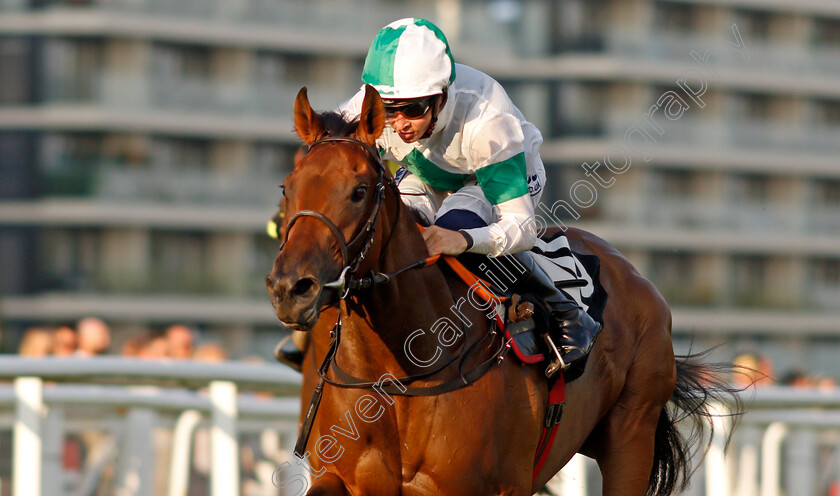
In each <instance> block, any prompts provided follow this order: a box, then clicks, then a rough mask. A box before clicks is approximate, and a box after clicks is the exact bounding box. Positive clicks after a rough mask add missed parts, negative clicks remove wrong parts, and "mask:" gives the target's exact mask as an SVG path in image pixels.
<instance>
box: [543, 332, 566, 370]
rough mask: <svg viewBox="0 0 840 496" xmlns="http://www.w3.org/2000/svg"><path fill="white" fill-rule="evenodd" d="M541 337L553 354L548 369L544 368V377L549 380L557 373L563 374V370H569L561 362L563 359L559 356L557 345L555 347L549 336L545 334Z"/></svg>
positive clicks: (563, 362)
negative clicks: (561, 372)
mask: <svg viewBox="0 0 840 496" xmlns="http://www.w3.org/2000/svg"><path fill="white" fill-rule="evenodd" d="M542 337H543V339H544V340H545V344H547V345H548V349H549V350H551V352H552V353H554V356H553V357H552V359H551V361H550V362H549V364H548V367H546V368H545V376H546V377H548V378H549V379H551V378H552V377H554V374H556V373H557V372H559V371H564V372H565V370H566V369H567V368H569V365H568V364H567V363H566V362H565V361H564V360H563V357H562V356H560V350H558V349H557V345H555V344H554V341H552V340H551V336H549V335H548V333H547V332H546V333H543V335H542Z"/></svg>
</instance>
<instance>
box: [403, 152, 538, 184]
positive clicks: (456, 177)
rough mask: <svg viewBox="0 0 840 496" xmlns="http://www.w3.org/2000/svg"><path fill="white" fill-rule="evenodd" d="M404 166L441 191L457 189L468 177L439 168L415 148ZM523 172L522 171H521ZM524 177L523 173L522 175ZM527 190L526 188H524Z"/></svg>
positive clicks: (404, 162) (405, 159) (406, 158)
mask: <svg viewBox="0 0 840 496" xmlns="http://www.w3.org/2000/svg"><path fill="white" fill-rule="evenodd" d="M402 162H403V165H405V168H406V169H408V170H410V171H411V173H412V174H414V175H415V176H417V177H419V178H420V179H421V180H422V181H423V182H424V183H426V184H428V185H429V186H431V187H433V188H436V189H439V190H443V191H457V190H459V189H461V188H462V187H464V180H465V179H466V178H468V177H469V175H467V174H453V173H451V172H446V171H445V170H443V169H441V168H440V167H438V166H437V165H435V163H434V162H432V161H431V160H429V159H427V158H426V157H424V156H423V154H422V153H420V151H419V150H417V149H416V148H415V149H414V150H411V153H409V154H408V155H406V156H405V158H404V159H403V160H402ZM523 174H524V173H523ZM522 177H523V178H524V177H525V176H524V175H523V176H522ZM525 192H526V193H527V192H528V188H527V187H526V188H525Z"/></svg>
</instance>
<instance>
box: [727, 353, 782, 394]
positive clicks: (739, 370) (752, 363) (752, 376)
mask: <svg viewBox="0 0 840 496" xmlns="http://www.w3.org/2000/svg"><path fill="white" fill-rule="evenodd" d="M734 365H735V370H734V373H733V374H732V384H734V385H735V386H737V387H739V388H746V387H749V386H752V385H755V386H771V385H773V383H774V382H775V379H773V363H772V362H771V361H770V359H769V358H767V357H765V356H759V355H757V354H755V353H743V354H741V355H738V356H737V357H736V358H735V360H734Z"/></svg>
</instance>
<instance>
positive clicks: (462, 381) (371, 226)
mask: <svg viewBox="0 0 840 496" xmlns="http://www.w3.org/2000/svg"><path fill="white" fill-rule="evenodd" d="M323 143H351V144H355V145H357V146H360V147H362V149H363V150H365V152H366V153H367V155H368V156H369V158H370V159H371V161H372V162H373V163H374V164H375V165H376V167H377V174H378V177H377V184H376V187H375V190H374V200H373V201H374V204H373V206H372V207H371V212H370V215H368V218H367V220H366V221H365V223H364V225H363V226H362V227H361V228H360V229H359V231H358V233H356V235H355V236H353V238H352V239H351V240H350V241H349V242H348V241H346V239H345V237H344V234H343V233H342V232H341V230H340V229H339V228H338V226H336V225H335V223H334V222H332V221H331V220H330V219H329V218H328V217H327V216H326V215H324V214H322V213H321V212H318V211H315V210H301V211H299V212H297V213H295V214H294V215H293V216H292V217H291V218H290V219H289V221H288V223H287V224H286V229H285V235H284V239H283V242H282V243H281V245H280V250H281V251H282V250H283V247H284V246H285V245H286V242H287V241H288V239H289V232H290V231H291V229H292V226H294V224H295V223H296V222H297V221H298V220H299V219H301V218H302V217H314V218H316V219H318V220H319V221H321V222H322V223H324V224H325V225H326V226H327V227H328V228H329V230H330V232H331V233H332V235H333V237H334V238H335V240H336V241H337V242H338V246H339V249H340V252H341V258H342V265H343V267H344V268H343V269H342V271H341V274H340V275H339V277H338V279H336V280H335V281H332V282H330V283H327V284H325V285H324V287H325V288H329V289H334V290H336V291H337V292H338V294H339V300H344V299H346V298H347V296H348V295H349V294H350V292H351V291H356V290H360V289H367V288H370V287H372V286H374V285H376V284H380V283H387V282H389V281H390V280H391V279H392V278H393V277H395V276H397V275H399V274H401V273H402V272H405V271H407V270H411V269H421V268H424V267H429V266H431V265H434V264H435V263H436V262H437V261H438V259H439V258H440V255H434V256H431V257H428V258H425V259H422V260H418V261H416V262H413V263H411V264H409V265H407V266H405V267H402V268H400V269H398V270H396V271H394V272H391V273H382V272H378V273H377V272H374V271H370V273H369V274H368V275H366V276H363V277H356V275H355V274H356V271H357V270H358V269H359V267H360V266H361V264H362V262H363V261H364V260H365V257H366V256H367V253H368V251H369V250H370V247H371V245H372V244H373V239H374V235H375V233H376V224H377V221H378V219H379V214H380V212H381V210H382V204H383V203H384V200H385V188H386V187H391V188H392V189H393V190H394V192H395V193H396V198H397V209H398V210H397V215H396V217H395V219H394V225H393V226H391V231H390V233H389V234H388V238H387V240H386V242H385V245H384V246H383V248H382V251H381V253H380V259H379V265H380V266H381V265H382V262H383V259H384V256H385V254H386V252H387V247H388V245H389V244H390V242H391V237H392V236H393V233H394V230H395V228H396V224H397V222H398V220H399V217H400V211H399V209H400V208H401V206H402V200H400V199H399V198H400V196H399V190H398V189H397V185H396V182H395V181H394V180H393V178H391V177H390V176H388V175H386V174H385V164H384V163H383V162H382V159H381V157H380V155H379V153H377V152H376V150H374V149H373V147H371V146H370V145H368V144H366V143H364V142H362V141H359V140H357V139H355V138H351V137H344V136H330V137H327V138H322V139H320V140H317V141H315V142H314V143H312V145H310V147H309V150H308V151H307V153H309V151H311V150H312V148H314V147H316V146H318V145H321V144H323ZM359 242H362V246H361V249H360V250H359V252H358V253H357V254H356V256H355V257H354V258H353V259H352V260H349V258H350V257H349V255H350V250H351V248H352V247H353V246H354V245H356V244H357V243H359ZM348 260H349V261H348ZM450 291H451V289H450ZM453 300H454V297H453ZM341 314H342V311H341V304H340V301H339V306H338V319H337V320H336V323H335V326H334V327H333V329H332V331H331V332H330V336H331V337H332V338H333V339H332V341H331V342H330V347H329V350H328V351H327V354H326V356H325V357H324V361H323V362H322V363H321V366H320V367H319V368H318V376H319V378H318V383H317V384H316V385H315V390H314V391H313V393H312V399H311V400H310V402H309V406H308V408H307V410H306V415H305V417H304V420H303V423H302V424H301V428H300V432H299V434H298V440H297V443H296V444H295V451H294V452H295V454H296V455H297V456H298V457H301V458H302V457H303V456H304V454H305V452H306V445H307V444H308V442H309V436H310V434H311V431H312V424H313V422H314V420H315V415H316V414H317V412H318V406H319V405H320V402H321V396H322V394H323V390H324V384H325V383H329V384H330V385H332V386H335V387H339V388H351V389H372V390H376V391H377V392H379V393H380V394H381V393H388V394H392V395H397V396H435V395H439V394H443V393H447V392H450V391H454V390H456V389H460V388H462V387H465V386H468V385H470V384H472V383H473V382H475V381H477V380H478V379H479V378H481V377H482V376H483V375H484V374H486V373H487V372H488V371H489V370H490V369H491V368H492V367H493V366H494V365H495V364H497V363H499V362H501V361H502V360H503V359H504V355H505V353H506V352H507V350H508V349H509V347H510V344H509V343H506V342H505V339H504V338H502V339H501V344H500V345H499V347H498V348H497V349H496V351H495V352H494V353H493V354H492V355H491V356H490V358H488V359H487V360H485V361H483V362H481V363H480V364H478V365H477V366H476V367H475V368H473V369H471V370H469V371H467V372H464V371H463V366H464V362H465V361H466V359H467V357H468V356H469V355H470V353H471V352H472V351H473V350H474V349H476V348H477V347H478V345H479V344H481V343H483V342H484V341H485V340H486V339H487V338H488V337H490V338H491V341H495V340H496V336H497V335H500V334H499V333H497V332H496V330H495V329H493V330H492V331H491V332H490V333H488V334H487V335H485V336H484V337H482V338H481V339H480V340H478V341H476V342H475V343H473V344H472V345H471V346H470V347H469V348H467V349H466V350H464V347H465V346H466V340H465V341H464V343H463V344H462V345H461V348H460V349H459V351H458V353H456V354H454V355H453V356H452V358H451V359H449V360H448V361H445V363H443V364H442V365H441V366H439V367H436V368H434V369H433V370H430V371H426V372H422V373H419V374H414V375H410V376H406V377H402V378H399V379H394V380H389V382H390V384H381V383H379V382H372V381H367V380H364V379H361V378H358V377H355V376H353V375H351V374H349V373H347V372H345V371H344V370H342V369H341V368H340V367H339V366H338V363H336V361H335V356H336V354H337V351H338V345H339V343H340V340H341ZM493 325H494V324H493ZM464 334H466V333H464ZM490 345H492V343H490ZM488 346H489V345H488ZM465 351H466V353H465ZM313 352H314V351H313ZM458 358H460V359H461V360H460V363H459V375H458V376H457V377H454V378H452V379H449V380H447V381H444V382H442V383H440V384H437V385H434V386H424V387H412V386H406V384H411V383H412V382H414V381H417V380H419V379H423V378H426V377H430V376H432V375H434V374H436V373H438V372H440V371H442V370H444V369H445V368H447V367H448V366H449V365H451V364H452V363H454V362H455V361H456V360H458ZM331 366H332V368H333V373H334V375H335V376H336V378H337V379H338V380H334V379H330V378H328V377H327V373H328V371H329V369H330V367H331ZM387 375H388V374H386V376H387ZM383 377H385V376H383ZM391 377H393V376H391ZM383 382H384V381H383Z"/></svg>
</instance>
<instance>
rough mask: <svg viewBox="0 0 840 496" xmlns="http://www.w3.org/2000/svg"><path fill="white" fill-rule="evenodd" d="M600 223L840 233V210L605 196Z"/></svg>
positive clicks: (652, 197) (800, 206) (700, 199)
mask: <svg viewBox="0 0 840 496" xmlns="http://www.w3.org/2000/svg"><path fill="white" fill-rule="evenodd" d="M605 201H606V202H607V203H606V208H605V210H604V212H605V214H604V220H605V221H609V222H620V223H622V224H624V225H628V224H631V225H639V226H655V227H658V228H669V227H678V228H688V229H716V230H721V231H724V232H765V233H766V232H786V233H791V234H793V233H802V234H837V233H840V207H830V206H816V207H815V206H808V205H780V204H778V203H772V202H767V203H763V202H748V201H740V202H735V201H731V200H726V199H725V198H679V199H677V198H673V197H657V196H655V195H654V196H651V197H649V198H643V197H642V196H632V195H607V196H605Z"/></svg>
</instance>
